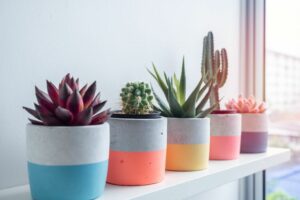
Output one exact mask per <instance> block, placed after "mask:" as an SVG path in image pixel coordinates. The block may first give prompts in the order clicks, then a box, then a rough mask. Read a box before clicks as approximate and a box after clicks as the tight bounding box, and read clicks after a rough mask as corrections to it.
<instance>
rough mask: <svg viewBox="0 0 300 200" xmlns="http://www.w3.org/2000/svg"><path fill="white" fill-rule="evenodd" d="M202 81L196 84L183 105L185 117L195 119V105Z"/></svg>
mask: <svg viewBox="0 0 300 200" xmlns="http://www.w3.org/2000/svg"><path fill="white" fill-rule="evenodd" d="M201 84H202V79H201V80H200V81H199V83H198V84H197V86H196V88H195V89H194V90H193V92H192V93H191V94H190V96H189V97H188V99H187V100H186V102H185V103H184V104H183V106H182V109H183V110H184V113H185V114H184V116H185V117H195V115H196V103H197V98H198V94H199V90H200V88H201Z"/></svg>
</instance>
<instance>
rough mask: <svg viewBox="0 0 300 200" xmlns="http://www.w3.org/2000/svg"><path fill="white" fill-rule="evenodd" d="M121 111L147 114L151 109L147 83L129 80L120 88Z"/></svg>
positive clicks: (151, 99) (151, 98)
mask: <svg viewBox="0 0 300 200" xmlns="http://www.w3.org/2000/svg"><path fill="white" fill-rule="evenodd" d="M120 96H121V98H122V112H123V113H125V114H135V115H140V114H149V113H151V112H152V111H153V104H152V101H153V96H152V91H151V88H150V87H149V84H148V83H144V82H134V83H133V82H130V83H127V84H126V85H125V87H123V88H122V92H121V94H120Z"/></svg>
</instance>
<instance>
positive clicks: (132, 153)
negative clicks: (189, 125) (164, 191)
mask: <svg viewBox="0 0 300 200" xmlns="http://www.w3.org/2000/svg"><path fill="white" fill-rule="evenodd" d="M109 124H110V126H111V132H110V133H111V142H110V156H109V166H108V176H107V182H108V183H111V184H116V185H148V184H154V183H158V182H160V181H162V180H163V178H164V176H165V162H166V144H167V120H166V119H165V118H157V119H132V118H111V119H110V120H109Z"/></svg>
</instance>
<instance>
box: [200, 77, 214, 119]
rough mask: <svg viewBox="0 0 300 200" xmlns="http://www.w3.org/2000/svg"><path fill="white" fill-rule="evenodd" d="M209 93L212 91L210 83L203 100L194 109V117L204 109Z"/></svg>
mask: <svg viewBox="0 0 300 200" xmlns="http://www.w3.org/2000/svg"><path fill="white" fill-rule="evenodd" d="M211 91H212V83H211V85H210V87H209V89H208V91H207V93H206V95H205V96H204V98H203V99H202V100H201V101H200V103H199V104H198V106H197V108H196V115H198V114H199V113H200V112H201V111H202V109H203V108H204V106H205V104H206V103H207V102H208V100H209V97H210V93H211Z"/></svg>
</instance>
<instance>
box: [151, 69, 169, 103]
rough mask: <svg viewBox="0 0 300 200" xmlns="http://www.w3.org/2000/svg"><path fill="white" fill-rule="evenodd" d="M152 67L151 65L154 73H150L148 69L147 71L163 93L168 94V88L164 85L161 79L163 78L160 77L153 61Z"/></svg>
mask: <svg viewBox="0 0 300 200" xmlns="http://www.w3.org/2000/svg"><path fill="white" fill-rule="evenodd" d="M152 67H153V71H154V73H152V72H151V71H150V70H148V72H149V73H150V74H151V75H152V76H153V78H154V79H155V80H156V81H157V83H158V85H159V87H160V88H161V89H162V91H163V93H164V95H165V96H166V97H167V96H168V88H167V86H166V83H165V82H164V81H163V79H162V78H161V76H160V75H159V73H158V71H157V69H156V67H155V65H154V63H152Z"/></svg>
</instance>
